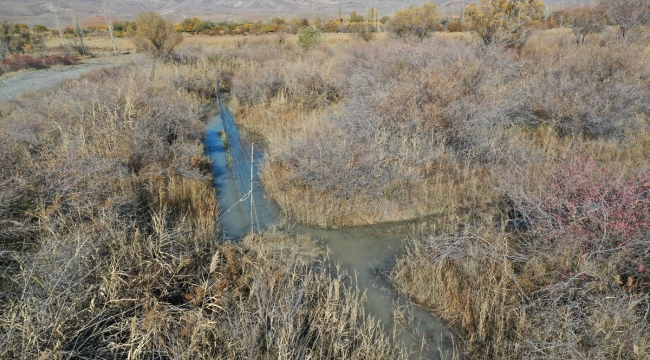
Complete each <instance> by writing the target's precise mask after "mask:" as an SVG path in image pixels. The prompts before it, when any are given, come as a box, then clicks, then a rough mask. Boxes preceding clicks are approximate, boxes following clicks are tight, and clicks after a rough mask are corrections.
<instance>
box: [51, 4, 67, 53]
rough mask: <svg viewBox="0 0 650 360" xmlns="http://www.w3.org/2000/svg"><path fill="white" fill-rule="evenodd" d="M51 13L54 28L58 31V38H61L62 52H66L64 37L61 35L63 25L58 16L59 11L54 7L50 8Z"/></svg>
mask: <svg viewBox="0 0 650 360" xmlns="http://www.w3.org/2000/svg"><path fill="white" fill-rule="evenodd" d="M52 12H53V13H54V19H55V20H56V27H57V28H58V29H59V36H60V37H61V46H62V47H63V49H64V50H66V49H67V46H66V44H65V36H64V35H63V24H62V23H61V17H60V16H59V9H58V8H57V7H55V6H54V7H53V8H52Z"/></svg>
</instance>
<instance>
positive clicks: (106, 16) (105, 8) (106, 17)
mask: <svg viewBox="0 0 650 360" xmlns="http://www.w3.org/2000/svg"><path fill="white" fill-rule="evenodd" d="M102 13H103V14H104V20H106V26H107V27H108V34H109V35H110V36H111V43H112V44H113V55H117V46H115V33H114V32H113V19H112V18H111V13H110V11H109V10H108V6H106V0H102Z"/></svg>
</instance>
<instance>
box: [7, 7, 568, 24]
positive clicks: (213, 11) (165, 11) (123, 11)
mask: <svg viewBox="0 0 650 360" xmlns="http://www.w3.org/2000/svg"><path fill="white" fill-rule="evenodd" d="M477 1H478V0H477ZM558 1H559V0H547V1H545V2H546V3H547V4H552V3H557V2H558ZM565 1H566V3H571V2H575V3H577V1H578V0H565ZM107 2H108V8H109V9H110V10H111V12H112V16H113V17H115V18H119V19H124V20H132V19H135V17H136V16H137V15H138V14H139V13H140V12H142V11H156V12H158V13H160V14H161V15H163V16H168V17H171V18H173V19H174V20H175V21H181V20H183V19H184V18H188V17H189V18H191V17H198V18H200V19H204V20H215V21H221V20H255V21H257V20H262V19H268V18H271V17H273V16H282V17H295V16H300V17H314V16H319V17H327V18H334V17H336V16H338V8H339V6H341V7H342V9H343V13H344V15H348V14H349V13H350V11H352V10H356V11H358V12H360V13H363V12H364V11H365V9H366V8H370V7H374V8H376V9H379V12H380V14H382V15H389V16H390V15H392V14H394V13H395V11H397V10H400V9H404V8H407V7H408V6H409V5H416V6H417V5H420V4H422V3H425V2H430V1H426V0H411V1H401V0H108V1H107ZM433 2H436V3H437V4H438V6H439V9H440V12H441V13H448V14H460V12H459V9H460V7H462V5H463V4H469V3H472V2H474V0H433ZM563 3H564V2H563ZM75 6H76V7H77V13H78V14H79V18H80V20H83V19H87V18H92V17H95V16H98V15H101V8H102V0H76V1H75ZM55 8H58V9H59V11H60V13H61V18H62V20H63V22H64V23H65V24H70V23H71V20H70V18H71V17H70V0H50V1H43V0H0V20H5V19H6V20H9V21H11V22H19V23H25V24H28V25H34V24H41V25H45V26H48V27H51V26H54V24H55V20H54V15H53V10H54V9H55Z"/></svg>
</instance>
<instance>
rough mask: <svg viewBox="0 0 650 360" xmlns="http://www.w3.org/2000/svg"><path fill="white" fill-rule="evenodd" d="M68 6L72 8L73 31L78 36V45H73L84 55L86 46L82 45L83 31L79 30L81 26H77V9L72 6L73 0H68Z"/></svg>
mask: <svg viewBox="0 0 650 360" xmlns="http://www.w3.org/2000/svg"><path fill="white" fill-rule="evenodd" d="M70 8H71V9H72V21H73V22H74V30H75V33H77V37H78V38H79V46H75V48H77V51H79V54H81V55H86V48H85V47H84V38H83V32H82V31H81V27H80V26H79V18H78V17H77V9H76V7H75V6H74V1H73V0H70Z"/></svg>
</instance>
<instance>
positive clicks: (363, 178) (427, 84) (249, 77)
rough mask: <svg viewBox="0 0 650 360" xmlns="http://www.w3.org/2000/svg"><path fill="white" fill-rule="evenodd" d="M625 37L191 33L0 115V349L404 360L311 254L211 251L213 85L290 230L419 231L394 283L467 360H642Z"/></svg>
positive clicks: (637, 199)
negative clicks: (260, 152) (178, 45)
mask: <svg viewBox="0 0 650 360" xmlns="http://www.w3.org/2000/svg"><path fill="white" fill-rule="evenodd" d="M574 26H577V25H574ZM636 30H637V32H636V33H635V34H637V35H635V36H634V37H633V36H630V37H625V36H621V35H620V31H618V30H617V29H616V28H615V27H612V26H610V27H607V26H603V29H601V30H599V31H602V32H592V31H589V32H583V33H580V32H579V31H578V30H575V29H573V30H572V29H567V28H552V29H544V28H543V26H539V27H538V28H534V27H533V28H531V29H530V31H529V32H528V33H527V35H526V36H525V37H524V38H518V39H512V37H508V39H507V40H508V43H507V45H508V46H503V45H504V44H503V43H501V44H499V43H495V42H496V40H494V39H498V36H494V37H492V35H491V34H490V35H489V36H490V38H489V39H490V41H486V40H485V38H483V39H480V38H477V37H476V36H472V35H471V34H470V33H468V32H457V33H441V32H437V33H433V34H431V35H429V36H427V37H424V38H415V37H413V38H412V37H409V36H404V37H395V36H385V35H384V36H378V37H375V38H374V39H372V40H370V41H367V39H363V38H361V37H356V36H353V35H341V34H325V35H327V36H323V38H322V41H321V42H320V43H318V44H313V45H312V46H309V48H308V50H304V49H303V48H302V47H300V46H299V45H298V44H297V41H296V38H295V37H288V38H285V37H284V36H285V35H278V34H275V35H273V34H272V35H267V36H255V37H252V36H249V37H243V36H242V37H224V38H220V39H219V40H217V39H215V38H210V37H193V38H192V39H191V41H190V45H189V46H186V47H185V48H184V49H181V50H180V52H179V54H177V56H176V58H175V61H173V62H167V63H157V64H156V65H155V66H154V65H153V63H151V62H149V61H143V62H142V63H140V64H137V65H136V66H134V67H131V68H125V69H123V70H103V71H98V72H96V73H93V74H91V75H89V76H88V77H86V78H84V79H81V80H79V81H74V82H70V83H67V84H66V85H65V86H63V87H62V88H61V89H60V90H57V91H55V92H52V93H47V94H39V95H33V96H31V97H24V98H22V99H21V100H19V101H16V102H13V103H11V104H4V105H2V108H0V116H1V121H0V127H2V134H3V135H2V136H4V137H5V138H6V139H5V140H3V141H2V142H0V151H1V152H2V157H1V159H2V160H1V161H2V162H3V164H2V166H1V167H0V171H1V172H0V181H2V184H3V189H4V190H3V192H2V194H1V195H0V196H1V197H0V219H2V220H1V222H0V234H1V235H2V241H3V243H2V248H1V252H0V254H1V256H2V257H1V258H0V261H1V268H0V269H2V273H1V276H2V285H1V286H2V289H1V292H0V294H2V297H1V298H0V303H1V304H2V309H3V310H2V311H1V312H0V329H1V330H0V333H1V334H2V335H0V357H7V358H14V357H23V358H35V357H61V358H63V357H102V358H108V357H110V358H114V357H120V358H121V357H133V358H163V357H171V358H296V359H298V358H306V357H318V358H331V359H334V358H337V359H338V358H367V359H376V358H400V357H404V356H405V354H404V353H402V352H401V351H400V350H399V346H398V344H396V342H395V337H394V336H393V335H394V334H391V333H390V332H386V331H385V330H384V329H383V328H382V326H381V325H380V324H378V323H376V322H375V321H374V320H373V319H372V318H368V317H366V315H365V314H364V311H363V295H362V294H359V293H358V292H356V291H354V290H353V289H351V288H350V287H349V286H348V285H349V279H348V278H347V277H346V275H345V274H340V273H338V272H337V271H336V267H332V266H331V265H329V263H328V261H327V260H326V258H325V260H322V259H323V256H322V255H321V254H319V251H320V250H319V245H318V244H316V243H314V242H313V240H311V239H309V238H305V237H295V236H292V235H289V234H287V233H283V232H281V231H279V230H275V229H270V230H268V231H266V232H264V233H262V234H259V235H256V236H250V237H248V238H247V239H245V240H244V241H243V242H242V243H240V244H220V243H218V242H217V241H215V239H216V237H217V235H216V234H217V229H216V225H215V219H216V214H217V212H218V210H217V209H216V205H215V193H214V190H213V189H212V184H211V180H212V179H211V175H210V171H209V169H210V164H209V160H208V159H206V158H205V156H203V146H202V136H203V135H202V132H203V129H204V123H203V122H202V121H201V116H202V115H204V113H205V112H206V110H205V109H204V108H203V107H202V105H204V104H205V103H206V102H207V101H208V100H209V99H210V98H212V97H213V95H214V75H215V68H216V74H217V76H218V77H219V78H220V80H221V83H222V90H223V91H224V92H227V93H229V95H228V96H227V97H226V98H227V99H228V101H229V105H230V106H231V107H232V108H233V110H234V112H235V117H236V120H237V121H238V123H239V124H240V125H241V126H242V128H243V129H244V131H245V132H247V133H248V134H251V135H255V136H257V137H258V138H261V139H262V141H263V142H264V143H265V144H264V147H265V151H266V156H265V160H264V164H262V167H261V178H262V181H263V183H264V186H265V189H266V193H267V195H268V196H269V197H270V198H272V199H273V200H275V201H276V202H277V203H278V205H279V207H280V208H281V209H282V210H283V212H284V213H285V215H286V217H287V218H288V219H290V220H292V221H296V222H301V223H305V224H309V225H312V226H319V227H325V228H334V227H342V226H357V225H369V224H376V223H381V222H391V221H405V220H414V221H415V220H419V219H423V218H425V219H426V221H427V223H426V224H422V223H420V225H419V227H418V229H419V230H418V231H417V232H416V233H415V234H413V235H412V236H411V237H410V238H408V239H405V250H404V252H403V254H401V255H400V256H398V258H397V259H396V261H395V264H394V267H393V268H392V269H391V271H390V274H389V277H390V280H391V282H392V284H393V286H394V287H395V288H396V289H398V290H399V291H400V292H402V293H404V294H405V295H407V296H409V297H410V298H411V299H412V300H414V301H415V302H417V303H418V304H420V305H422V306H425V307H428V308H430V309H432V310H433V311H435V313H436V314H437V315H438V316H440V317H441V318H442V319H444V320H446V321H448V322H449V323H450V324H452V325H456V326H458V327H459V328H460V329H461V330H462V344H461V345H462V349H463V351H464V353H465V355H466V356H467V357H469V358H476V359H499V358H513V359H520V358H521V359H523V358H525V359H530V358H535V359H585V358H588V359H646V358H648V356H650V330H649V329H648V315H649V314H650V274H649V272H648V271H649V269H650V195H649V193H650V165H649V163H648V160H647V159H648V155H649V154H650V127H649V126H648V123H649V120H650V118H649V117H650V101H648V99H650V62H648V60H647V59H649V58H650V42H649V41H648V40H647V39H648V38H647V37H643V36H641V35H638V34H641V33H643V31H640V30H646V31H647V29H645V28H641V29H639V28H636ZM574 31H576V32H574ZM577 33H579V34H581V35H580V36H581V37H580V38H579V41H577V40H576V38H577V37H578V35H577ZM582 35H584V36H582ZM316 259H320V260H316ZM332 274H334V275H332Z"/></svg>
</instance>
